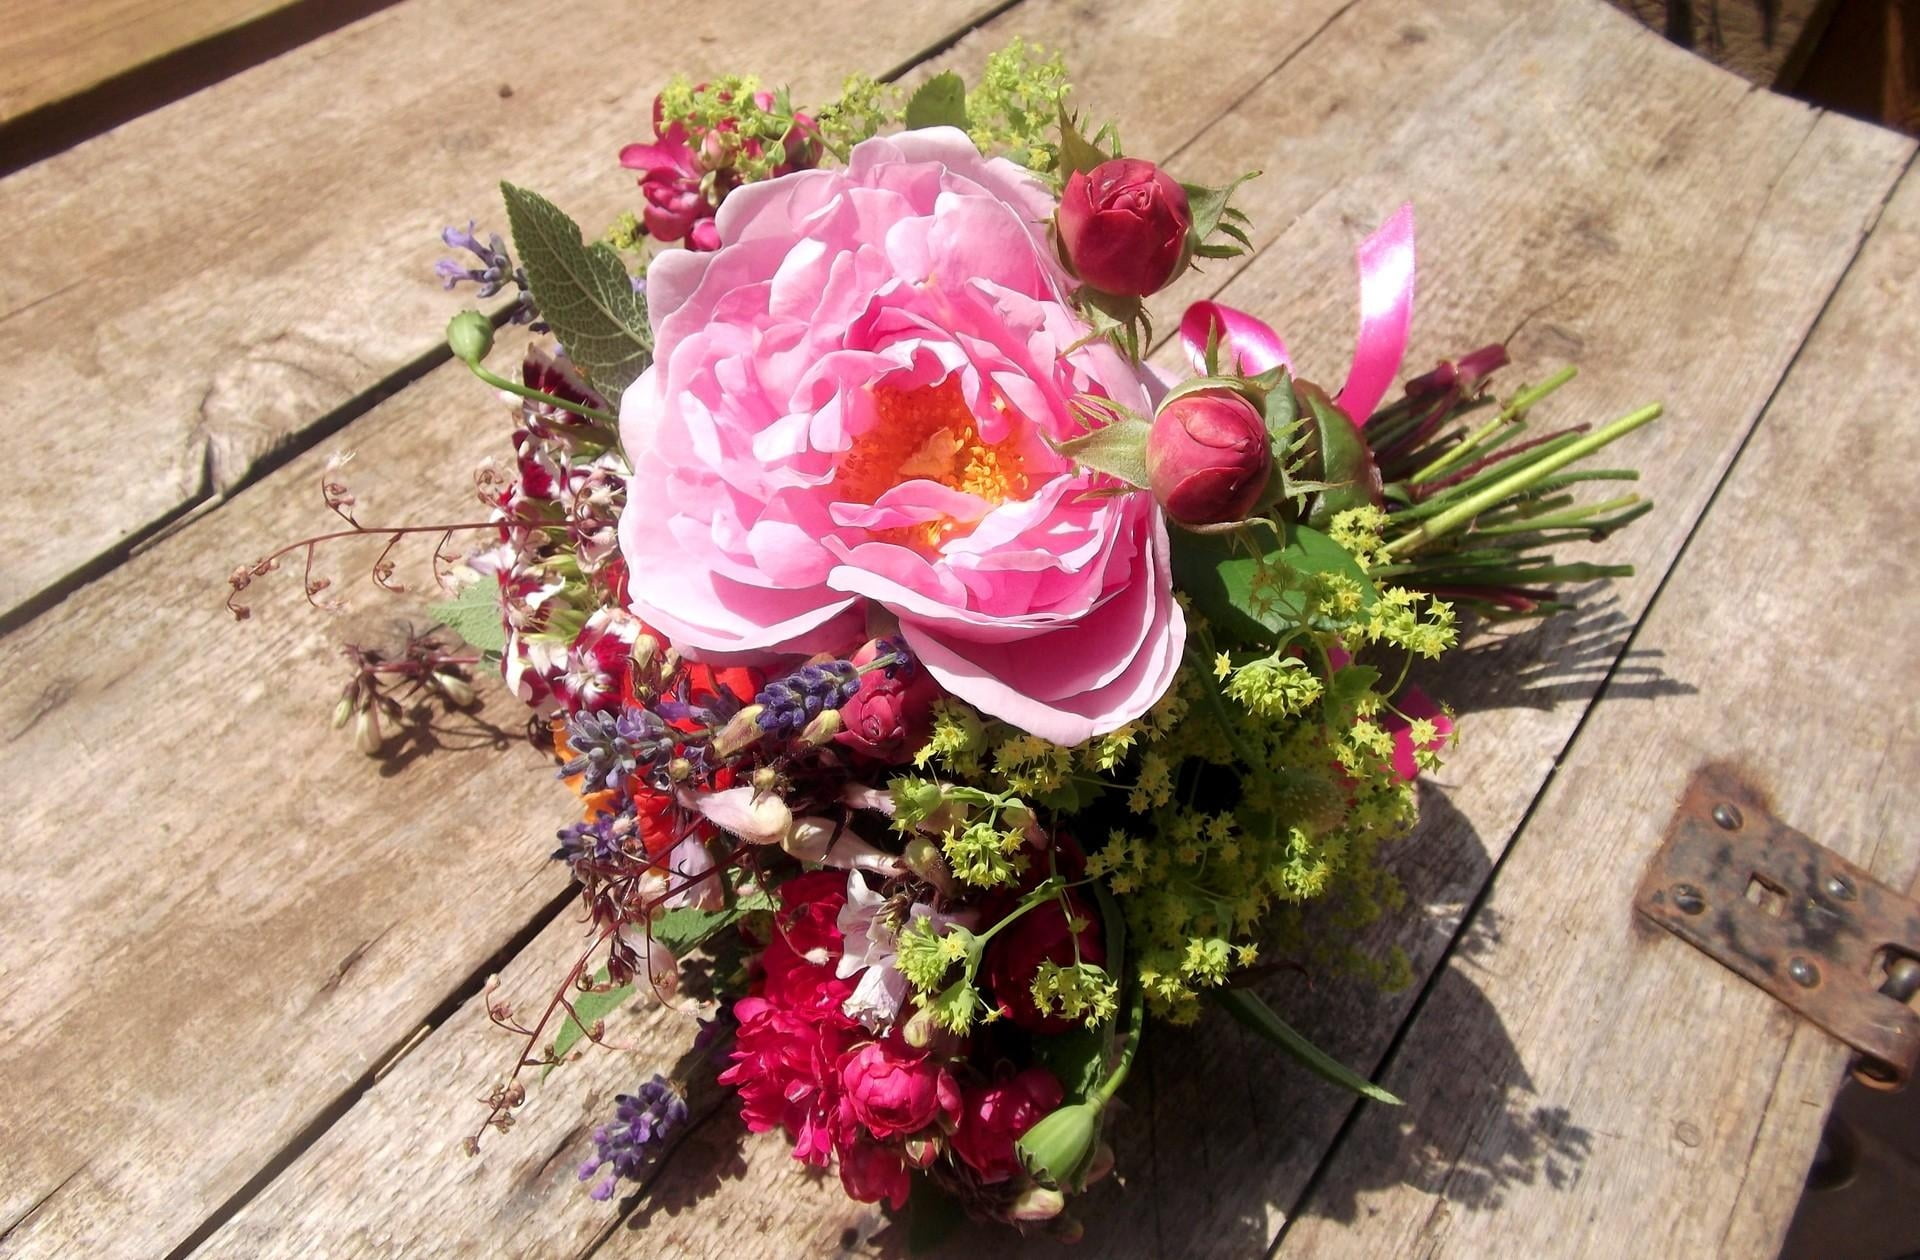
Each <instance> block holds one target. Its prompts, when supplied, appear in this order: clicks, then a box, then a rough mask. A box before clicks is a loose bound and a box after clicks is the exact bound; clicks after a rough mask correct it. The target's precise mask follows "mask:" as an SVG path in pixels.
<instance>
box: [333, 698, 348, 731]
mask: <svg viewBox="0 0 1920 1260" xmlns="http://www.w3.org/2000/svg"><path fill="white" fill-rule="evenodd" d="M352 717H353V698H352V697H351V696H341V697H340V703H339V704H336V705H334V706H333V729H334V730H336V731H337V730H339V729H340V728H341V727H343V726H345V725H346V724H347V721H348V720H349V719H350V718H352Z"/></svg>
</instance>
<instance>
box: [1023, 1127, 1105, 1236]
mask: <svg viewBox="0 0 1920 1260" xmlns="http://www.w3.org/2000/svg"><path fill="white" fill-rule="evenodd" d="M1100 1106H1101V1104H1100V1103H1098V1102H1094V1101H1091V1100H1089V1101H1087V1102H1078V1103H1071V1104H1069V1105H1067V1106H1065V1107H1062V1108H1060V1109H1059V1110H1058V1111H1055V1112H1053V1113H1052V1114H1051V1115H1049V1116H1047V1117H1046V1118H1044V1119H1043V1120H1041V1121H1040V1123H1038V1124H1036V1125H1034V1126H1033V1127H1032V1128H1031V1129H1028V1130H1027V1131H1026V1133H1024V1134H1022V1135H1021V1138H1020V1141H1019V1142H1018V1143H1016V1144H1015V1149H1016V1150H1017V1151H1019V1153H1020V1162H1021V1163H1022V1164H1024V1165H1025V1166H1026V1169H1027V1171H1028V1172H1030V1173H1032V1174H1033V1176H1034V1177H1035V1179H1036V1180H1038V1181H1040V1182H1042V1183H1044V1184H1047V1185H1052V1186H1057V1187H1060V1188H1062V1189H1067V1190H1078V1189H1079V1188H1080V1187H1081V1186H1083V1185H1084V1184H1086V1180H1085V1179H1086V1175H1087V1170H1088V1168H1090V1167H1091V1166H1092V1164H1093V1152H1094V1147H1095V1146H1096V1145H1097V1144H1098V1141H1099V1137H1100ZM1056 1210H1057V1209H1056ZM1048 1215H1052V1213H1049V1214H1048ZM1034 1219H1044V1218H1034Z"/></svg>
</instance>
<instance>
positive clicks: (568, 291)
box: [500, 183, 653, 400]
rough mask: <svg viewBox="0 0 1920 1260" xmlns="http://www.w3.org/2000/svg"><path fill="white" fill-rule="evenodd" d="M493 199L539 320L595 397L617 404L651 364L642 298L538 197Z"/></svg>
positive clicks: (598, 248) (506, 188) (615, 257)
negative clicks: (503, 212)
mask: <svg viewBox="0 0 1920 1260" xmlns="http://www.w3.org/2000/svg"><path fill="white" fill-rule="evenodd" d="M500 194H501V196H502V197H504V198H505V199H506V203H507V222H508V224H509V225H510V226H511V228H512V231H513V247H514V249H515V250H516V251H517V252H518V253H519V255H520V262H521V264H522V265H523V266H525V267H526V269H527V287H528V288H529V289H531V290H532V291H533V300H534V304H535V305H537V306H538V307H539V308H540V318H541V319H544V320H545V321H546V322H547V324H548V325H549V326H550V327H551V328H552V329H553V335H554V336H555V337H556V338H558V339H559V341H560V344H561V346H563V347H564V348H565V349H566V352H567V358H568V359H570V360H572V362H573V365H574V366H575V367H577V368H579V369H580V371H581V372H582V373H584V374H585V375H586V378H587V381H588V383H589V384H591V385H592V386H593V387H594V389H595V390H596V391H597V392H598V393H599V394H600V396H601V397H602V398H606V399H610V400H617V399H618V398H619V397H620V394H621V391H623V390H625V389H626V387H627V386H628V385H630V384H632V383H633V382H634V380H635V379H637V378H638V377H639V375H640V373H642V372H644V371H646V370H647V366H648V365H649V364H650V363H652V362H653V331H652V329H651V328H650V327H649V325H648V323H647V300H646V298H645V297H643V296H642V295H641V294H639V293H638V292H636V291H635V290H634V287H633V276H632V274H631V273H629V272H628V271H627V266H626V264H625V263H623V262H621V261H620V255H619V254H618V253H616V252H615V251H614V249H613V247H612V246H611V245H608V244H607V243H606V242H605V241H595V242H594V243H593V244H591V245H588V244H586V243H585V242H584V241H582V240H581V237H580V227H579V225H578V224H576V223H575V222H574V221H573V220H572V219H569V218H568V217H567V216H566V215H565V214H564V213H562V212H561V210H560V209H559V208H558V207H557V206H555V205H554V204H553V203H552V202H550V201H548V200H547V199H546V198H545V197H542V196H540V195H539V194H538V193H533V192H528V191H527V190H526V189H524V188H515V187H514V186H513V185H512V184H507V183H502V184H501V185H500Z"/></svg>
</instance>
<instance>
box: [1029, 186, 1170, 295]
mask: <svg viewBox="0 0 1920 1260" xmlns="http://www.w3.org/2000/svg"><path fill="white" fill-rule="evenodd" d="M1054 221H1055V222H1056V223H1057V224H1058V225H1059V228H1060V243H1061V245H1062V247H1063V248H1065V250H1066V254H1067V260H1068V261H1069V262H1070V263H1072V264H1073V269H1074V271H1075V273H1076V274H1078V275H1079V277H1080V279H1081V280H1083V281H1085V282H1086V283H1087V284H1089V285H1092V286H1093V287H1094V288H1096V289H1099V290H1100V291H1101V292H1103V293H1113V294H1119V295H1121V296H1125V297H1145V296H1147V294H1149V293H1156V292H1158V291H1159V290H1161V289H1162V288H1165V287H1166V284H1167V282H1168V281H1169V280H1171V279H1173V277H1174V274H1175V273H1176V272H1178V271H1179V270H1180V265H1181V263H1183V262H1185V261H1186V257H1187V231H1188V229H1190V228H1191V227H1192V226H1193V211H1192V210H1190V209H1189V208H1188V207H1187V194H1186V191H1185V190H1184V189H1182V188H1181V187H1180V185H1179V184H1177V183H1175V182H1174V180H1173V177H1172V176H1170V175H1168V174H1167V173H1166V172H1165V171H1163V170H1161V169H1160V168H1159V167H1157V166H1155V165H1154V164H1153V163H1151V162H1143V161H1141V160H1140V159H1138V158H1114V159H1112V160H1111V161H1107V162H1102V163H1100V165H1098V166H1096V167H1094V168H1093V169H1092V170H1091V171H1075V172H1074V174H1073V175H1072V177H1071V178H1069V179H1068V180H1067V188H1066V191H1065V192H1064V193H1062V194H1061V196H1060V212H1059V214H1058V215H1056V216H1055V219H1054Z"/></svg>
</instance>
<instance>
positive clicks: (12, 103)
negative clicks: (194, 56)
mask: <svg viewBox="0 0 1920 1260" xmlns="http://www.w3.org/2000/svg"><path fill="white" fill-rule="evenodd" d="M291 2H292V0H185V2H184V3H183V2H181V0H105V2H104V3H102V2H101V0H92V2H91V3H87V4H63V3H59V2H58V0H25V2H24V3H19V4H12V5H9V6H8V13H7V22H6V26H5V29H4V33H0V123H6V122H9V121H11V120H12V119H15V118H18V117H19V116H20V115H22V114H25V113H28V112H30V111H32V110H34V109H38V108H39V107H40V106H42V105H47V104H51V103H52V102H54V101H58V100H62V99H64V98H66V97H69V96H72V95H74V94H75V93H77V92H82V91H85V90H86V89H87V88H90V87H93V86H94V85H95V84H97V83H101V82H104V81H105V80H107V79H111V78H113V77H114V76H115V75H117V74H122V73H124V72H125V71H128V70H131V69H133V68H134V67H136V66H140V65H144V64H146V63H147V62H149V61H152V60H154V59H155V58H157V57H163V56H165V55H166V54H168V53H171V52H174V51H176V50H178V49H181V48H185V47H187V46H188V45H190V44H196V43H198V42H200V41H201V40H203V39H206V38H208V37H209V36H213V35H218V34H220V33H221V32H222V31H228V30H232V29H233V28H234V27H236V26H240V25H242V24H244V23H247V22H250V21H253V20H254V19H255V18H258V17H261V16H263V15H265V14H268V13H271V12H273V11H274V10H275V9H281V8H285V7H286V6H287V5H288V4H289V3H291Z"/></svg>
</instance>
